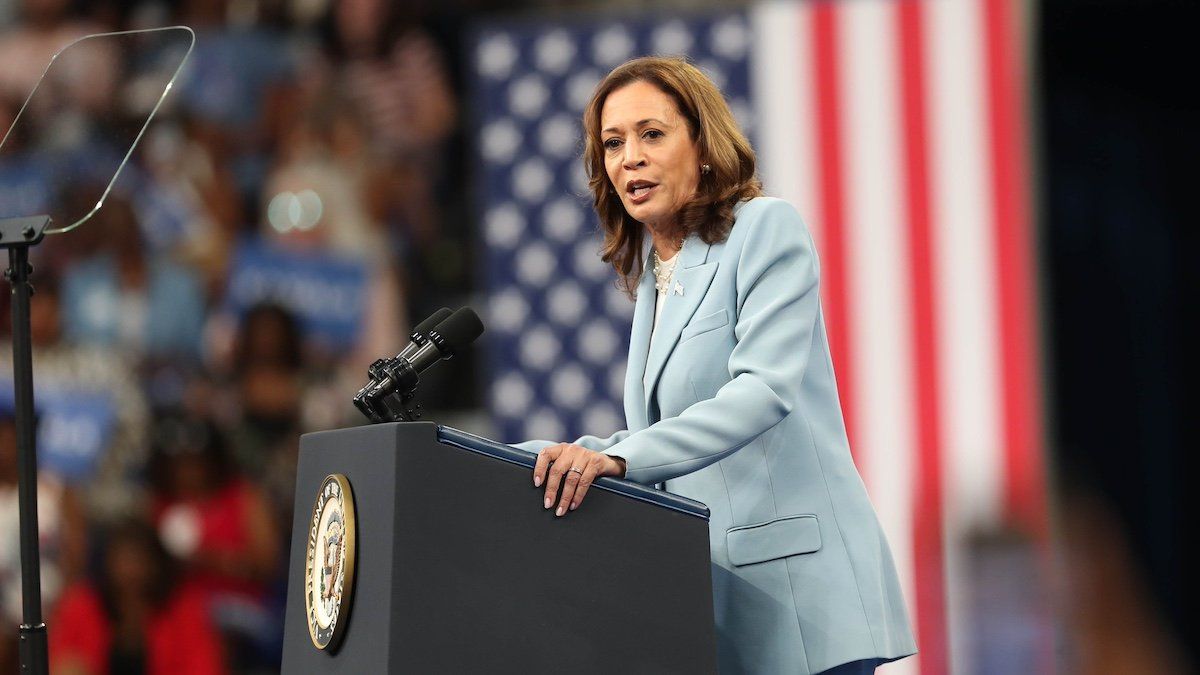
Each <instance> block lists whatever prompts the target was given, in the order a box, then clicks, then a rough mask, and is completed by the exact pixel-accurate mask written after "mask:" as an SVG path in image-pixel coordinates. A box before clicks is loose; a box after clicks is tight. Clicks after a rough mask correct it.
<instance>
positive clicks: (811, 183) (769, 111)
mask: <svg viewBox="0 0 1200 675" xmlns="http://www.w3.org/2000/svg"><path fill="white" fill-rule="evenodd" d="M811 16H812V8H811V5H810V4H808V3H802V4H799V5H797V3H795V2H791V1H790V0H770V1H769V2H763V3H760V4H757V5H755V6H754V7H753V8H752V10H751V17H750V18H751V22H752V25H753V27H754V35H755V40H754V51H753V53H752V54H751V57H750V58H751V70H750V78H751V79H750V86H751V92H752V94H751V95H752V96H753V98H754V100H755V101H758V102H759V127H758V128H759V132H760V133H759V135H758V140H759V144H758V147H757V148H756V150H757V152H758V159H759V168H760V172H759V173H760V174H761V175H762V178H763V183H764V186H765V189H766V192H767V194H769V195H772V196H775V197H779V198H780V199H785V200H787V201H788V202H789V203H790V204H792V205H793V206H795V207H796V209H797V210H799V211H800V215H801V216H802V217H803V218H804V223H805V224H806V225H808V228H809V230H810V231H811V232H812V235H813V239H814V240H815V241H816V245H817V251H818V257H819V256H820V251H822V250H824V249H823V240H822V236H821V235H822V231H821V225H822V224H821V223H820V222H818V221H819V218H817V213H816V209H817V197H816V178H815V177H814V174H815V170H816V169H815V167H816V164H817V161H816V158H817V150H816V147H815V144H814V142H813V137H812V136H813V129H814V128H815V127H814V124H815V123H814V121H813V109H812V106H813V101H814V98H815V97H814V93H813V84H812V78H811V73H812V69H811V68H810V67H809V64H808V61H809V59H810V58H811V55H812V46H811V40H812V27H811V25H810V23H811Z"/></svg>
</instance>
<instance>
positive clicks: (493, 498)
mask: <svg viewBox="0 0 1200 675" xmlns="http://www.w3.org/2000/svg"><path fill="white" fill-rule="evenodd" d="M534 458H535V457H534V455H532V454H530V453H527V452H524V451H522V450H518V449H516V448H513V447H511V446H507V445H502V444H497V443H493V442H491V441H487V440H485V439H482V438H479V437H477V436H472V435H470V434H467V433H464V432H462V431H457V430H455V429H450V428H446V427H439V426H437V425H435V424H433V423H429V422H414V423H395V424H377V425H372V426H364V427H356V428H351V429H340V430H337V431H325V432H318V433H312V434H307V435H305V436H304V437H303V438H302V439H301V441H300V460H299V466H298V471H297V478H296V503H295V514H294V516H293V525H292V552H291V558H290V562H289V565H290V568H289V579H288V581H289V583H288V601H287V618H286V625H285V629H284V630H285V635H284V652H283V672H285V673H296V674H300V673H304V674H308V673H355V674H357V673H434V672H436V673H564V672H569V673H613V672H621V673H710V672H716V647H715V635H714V629H713V605H712V586H711V576H710V562H709V551H708V509H707V508H706V507H705V506H704V505H703V504H700V503H698V502H694V501H691V500H688V499H684V498H682V497H678V496H675V495H671V494H668V493H665V492H661V491H658V490H653V489H650V488H647V487H644V486H641V485H637V484H634V483H629V482H626V481H621V480H615V479H612V478H603V479H601V480H599V481H597V482H596V484H595V485H594V486H593V488H592V490H591V491H589V493H588V496H587V500H586V501H585V502H584V504H583V506H581V507H580V508H579V510H577V511H575V512H572V513H569V514H568V515H567V516H565V517H563V518H556V517H555V516H554V514H553V512H552V511H547V510H543V509H542V506H541V494H542V490H541V489H538V488H534V487H533V485H532V467H533V462H534ZM332 473H341V474H344V475H345V476H346V477H347V478H348V480H349V482H350V485H351V486H352V489H353V493H354V501H355V507H356V511H357V551H356V559H357V564H356V571H355V575H354V589H353V596H352V600H351V603H352V604H351V605H350V607H349V615H348V617H347V618H346V619H345V620H346V621H347V623H346V625H345V633H344V636H343V639H342V641H341V644H340V647H339V648H338V649H337V650H336V651H334V652H332V653H330V652H328V651H322V650H318V649H317V648H316V647H314V646H313V643H312V640H311V639H310V637H309V634H308V627H307V624H306V614H305V605H304V595H303V594H304V567H305V555H306V547H307V531H308V525H309V519H310V517H311V512H312V507H313V500H314V499H315V497H316V494H317V490H318V486H319V485H320V484H321V481H322V480H323V479H324V478H325V476H327V475H328V474H332Z"/></svg>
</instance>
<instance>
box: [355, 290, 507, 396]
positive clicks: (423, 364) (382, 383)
mask: <svg viewBox="0 0 1200 675" xmlns="http://www.w3.org/2000/svg"><path fill="white" fill-rule="evenodd" d="M482 334H483V322H482V321H480V320H479V315H478V314H476V313H475V311H474V310H472V309H471V308H470V307H463V308H461V309H459V310H458V311H456V312H454V313H453V314H451V315H450V316H449V317H448V318H446V320H444V321H442V322H441V323H439V324H438V325H437V327H436V328H434V329H433V330H431V331H429V339H428V341H427V342H425V344H423V345H421V346H420V347H418V348H417V349H416V350H415V351H412V352H411V353H409V354H408V355H407V356H402V357H401V356H397V357H396V358H395V359H392V360H391V361H390V362H388V364H387V365H385V366H384V367H383V374H384V377H383V378H380V380H379V383H378V384H377V385H376V386H375V388H374V389H372V390H371V391H370V392H369V393H368V394H367V400H368V401H369V402H372V403H373V402H377V401H380V400H382V399H383V398H384V397H386V396H389V395H391V394H394V393H399V394H401V395H404V394H408V393H409V392H411V391H412V390H413V389H415V388H416V386H417V382H418V381H420V375H421V373H423V372H425V371H426V370H428V369H429V368H430V367H431V366H432V365H433V364H435V363H437V362H438V361H442V360H445V359H449V358H452V357H453V356H454V355H455V354H456V353H458V352H459V351H460V350H462V349H463V348H464V347H466V346H467V345H469V344H471V343H472V342H474V341H475V339H476V338H478V337H479V336H480V335H482Z"/></svg>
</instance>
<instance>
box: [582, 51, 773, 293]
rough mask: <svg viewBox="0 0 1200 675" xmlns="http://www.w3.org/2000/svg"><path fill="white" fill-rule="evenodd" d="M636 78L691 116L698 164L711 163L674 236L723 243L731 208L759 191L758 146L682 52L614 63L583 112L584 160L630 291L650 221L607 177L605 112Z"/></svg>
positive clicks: (606, 248) (609, 252)
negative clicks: (636, 215) (628, 207)
mask: <svg viewBox="0 0 1200 675" xmlns="http://www.w3.org/2000/svg"><path fill="white" fill-rule="evenodd" d="M634 82H647V83H649V84H652V85H654V86H655V87H658V89H659V90H661V91H662V92H663V93H665V94H667V95H668V96H670V97H671V99H672V100H674V102H675V107H676V108H678V109H679V113H680V114H681V115H682V116H683V118H684V119H685V120H687V125H688V131H689V132H690V133H691V136H692V140H693V141H695V143H696V149H697V151H698V154H699V156H700V162H701V164H708V165H709V166H711V167H712V169H711V170H710V171H709V172H708V173H701V174H700V185H699V187H698V188H697V191H696V196H695V197H694V198H693V199H692V200H691V201H689V202H688V203H687V204H685V205H684V206H683V208H682V209H680V211H679V218H678V221H677V222H678V227H679V231H678V233H677V234H679V235H680V236H689V235H691V234H698V235H699V236H700V238H701V239H703V240H704V242H705V243H706V244H715V243H717V242H719V241H724V240H725V238H726V237H728V236H729V230H730V229H731V228H732V227H733V207H734V206H735V205H737V203H738V202H740V201H743V200H746V199H750V198H751V197H758V196H761V195H762V193H763V192H762V182H761V181H759V179H758V176H757V174H756V173H755V158H754V149H753V148H751V147H750V141H748V140H746V135H745V134H743V133H742V130H741V129H740V128H738V125H737V121H736V120H734V118H733V113H732V112H730V110H729V105H728V104H727V103H726V102H725V98H724V97H723V96H722V95H721V92H720V90H718V89H717V86H716V85H715V84H713V82H712V80H710V79H708V76H707V75H705V74H704V73H702V72H700V69H698V68H696V67H695V66H693V65H692V64H691V63H688V62H687V61H686V60H684V59H682V58H664V57H655V56H645V57H642V58H638V59H633V60H631V61H626V62H625V63H623V64H621V65H620V66H617V67H616V68H615V69H614V70H613V71H612V72H611V73H609V74H608V76H607V77H605V78H604V80H602V81H601V82H600V84H598V85H596V91H595V93H593V94H592V99H591V101H589V102H588V105H587V108H586V109H584V111H583V135H584V149H583V163H584V167H585V168H586V169H587V176H588V187H590V188H591V191H592V201H593V206H594V207H595V209H596V214H597V215H599V216H600V227H601V229H603V230H604V245H603V248H602V249H601V257H602V259H603V260H604V262H607V263H611V264H612V266H613V268H614V269H615V270H616V271H617V274H618V275H619V277H620V280H619V285H620V286H621V288H622V289H623V290H624V291H625V292H626V293H628V294H629V295H630V296H633V294H634V292H635V291H636V289H637V285H638V281H639V279H640V278H641V275H642V268H643V267H644V266H645V260H644V258H643V253H642V249H643V242H644V240H645V234H646V230H645V226H643V225H642V224H641V223H639V222H638V221H636V220H634V219H633V218H632V217H631V216H630V215H629V214H628V213H627V212H626V211H625V206H624V205H623V204H622V203H621V197H620V195H619V194H618V193H617V190H616V188H615V187H613V184H612V181H610V180H609V179H608V172H607V171H606V169H605V166H604V144H603V142H602V140H601V138H600V112H601V110H603V109H604V102H605V101H606V100H608V96H609V94H611V93H613V92H614V91H616V90H618V89H620V88H621V87H624V86H626V85H629V84H633V83H634Z"/></svg>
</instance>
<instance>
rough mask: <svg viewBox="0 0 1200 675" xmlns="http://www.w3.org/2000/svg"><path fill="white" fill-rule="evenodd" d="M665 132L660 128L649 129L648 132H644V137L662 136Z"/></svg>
mask: <svg viewBox="0 0 1200 675" xmlns="http://www.w3.org/2000/svg"><path fill="white" fill-rule="evenodd" d="M662 135H663V132H661V131H659V130H658V129H647V130H646V133H644V134H642V138H650V139H654V138H662Z"/></svg>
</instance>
